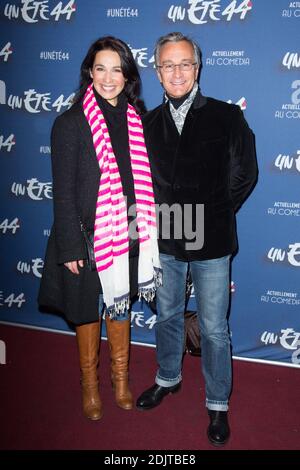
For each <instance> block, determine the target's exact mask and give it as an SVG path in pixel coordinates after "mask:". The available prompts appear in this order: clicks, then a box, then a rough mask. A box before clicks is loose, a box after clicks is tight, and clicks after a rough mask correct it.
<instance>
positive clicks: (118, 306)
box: [105, 294, 130, 320]
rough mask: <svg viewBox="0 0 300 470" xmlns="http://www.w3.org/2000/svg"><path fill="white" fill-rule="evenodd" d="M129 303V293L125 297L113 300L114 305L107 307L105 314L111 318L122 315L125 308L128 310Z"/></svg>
mask: <svg viewBox="0 0 300 470" xmlns="http://www.w3.org/2000/svg"><path fill="white" fill-rule="evenodd" d="M129 305H130V299H129V294H127V295H126V296H125V297H123V298H122V299H120V300H118V301H117V302H115V303H114V305H111V306H110V307H107V309H106V312H105V315H107V316H108V317H109V318H110V319H111V320H114V319H115V318H116V317H118V316H121V315H123V314H124V313H125V311H126V310H129Z"/></svg>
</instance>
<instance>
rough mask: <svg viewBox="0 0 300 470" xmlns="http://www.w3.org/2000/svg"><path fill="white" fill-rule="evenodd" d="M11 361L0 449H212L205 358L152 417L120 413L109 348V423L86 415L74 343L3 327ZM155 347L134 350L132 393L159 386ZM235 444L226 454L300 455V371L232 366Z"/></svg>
mask: <svg viewBox="0 0 300 470" xmlns="http://www.w3.org/2000/svg"><path fill="white" fill-rule="evenodd" d="M0 339H1V340H3V341H5V343H6V354H7V356H6V362H7V363H6V364H4V365H0V377H1V388H0V403H1V409H0V422H1V436H0V448H1V449H6V450H12V449H16V450H26V449H34V450H38V449H39V450H46V449H53V450H54V449H97V450H100V449H106V450H122V449H125V450H137V449H147V450H151V449H156V450H162V449H168V450H171V449H172V450H180V449H184V450H201V449H202V450H205V449H206V450H215V447H213V446H212V445H210V444H209V442H208V441H207V437H206V428H207V425H208V417H207V413H206V410H205V407H204V389H203V379H202V376H201V374H200V372H199V368H200V364H199V359H198V358H196V357H191V356H188V357H186V359H185V362H184V370H183V387H182V390H181V391H180V392H179V393H178V394H176V395H173V396H169V397H167V398H165V400H164V402H163V403H162V404H161V405H160V406H159V407H157V408H156V409H154V410H151V411H145V412H141V411H138V410H136V409H134V410H133V411H124V410H121V409H119V408H118V407H117V406H116V405H115V403H114V398H113V393H112V390H111V385H110V380H109V356H108V347H107V343H106V341H103V342H102V347H101V353H100V379H101V396H102V400H103V402H104V416H103V418H102V419H101V420H100V421H97V422H92V421H89V420H87V419H86V418H84V417H83V415H82V412H81V401H80V400H81V396H80V388H79V368H78V357H77V347H76V342H75V337H74V336H67V335H62V334H55V333H48V332H43V331H36V330H30V329H25V328H19V327H10V326H4V325H0ZM155 370H156V364H155V350H154V349H153V348H146V347H141V346H132V352H131V364H130V376H131V388H132V391H133V393H134V396H135V397H137V396H138V395H139V394H140V393H141V392H142V391H143V390H144V389H145V388H147V387H149V386H150V385H152V383H153V381H154V374H155ZM230 424H231V431H232V437H231V439H230V441H229V443H228V444H227V445H226V446H224V447H223V448H222V449H224V450H231V449H234V450H238V449H240V450H246V449H250V450H254V449H256V450H259V449H272V450H274V449H277V450H280V449H290V450H291V449H294V450H299V449H300V370H299V369H295V368H289V367H277V366H271V365H270V366H269V365H261V364H254V363H247V362H242V361H234V391H233V395H232V399H231V403H230Z"/></svg>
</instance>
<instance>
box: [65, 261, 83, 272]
mask: <svg viewBox="0 0 300 470" xmlns="http://www.w3.org/2000/svg"><path fill="white" fill-rule="evenodd" d="M78 265H79V266H80V268H83V259H79V260H76V261H69V262H68V263H64V266H66V268H68V269H69V270H70V271H71V272H72V273H73V274H79V269H78Z"/></svg>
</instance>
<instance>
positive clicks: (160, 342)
mask: <svg viewBox="0 0 300 470" xmlns="http://www.w3.org/2000/svg"><path fill="white" fill-rule="evenodd" d="M160 261H161V266H162V269H163V285H162V286H161V287H159V288H158V290H157V310H158V316H157V323H156V325H155V335H156V348H157V361H158V365H159V369H158V371H157V375H156V380H155V381H156V383H157V384H158V385H160V386H162V387H171V386H173V385H176V384H177V383H179V382H180V381H181V365H182V354H183V341H184V306H185V289H186V275H187V269H188V263H187V262H184V261H179V260H176V259H175V257H174V256H171V255H166V254H160ZM229 268H230V256H225V257H223V258H217V259H211V260H205V261H191V262H190V269H191V274H192V280H193V284H194V292H195V297H196V303H197V312H198V321H199V326H200V332H201V355H202V359H201V363H202V372H203V375H204V379H205V389H206V406H207V408H208V409H210V410H219V411H227V410H228V399H229V395H230V392H231V382H232V378H231V377H232V372H231V346H230V336H229V329H228V322H227V313H228V305H229Z"/></svg>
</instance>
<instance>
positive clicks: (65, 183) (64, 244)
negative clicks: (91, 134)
mask: <svg viewBox="0 0 300 470" xmlns="http://www.w3.org/2000/svg"><path fill="white" fill-rule="evenodd" d="M79 152H80V142H79V134H78V129H77V126H76V122H75V119H73V118H72V116H68V115H66V114H63V115H61V116H59V117H58V118H57V119H56V120H55V122H54V125H53V128H52V133H51V162H52V176H53V206H54V230H55V240H56V248H57V263H65V262H68V261H75V260H79V259H84V258H86V251H85V245H84V241H83V237H82V233H81V230H80V223H79V218H78V209H77V202H76V194H77V193H78V191H80V188H78V184H77V166H78V158H79Z"/></svg>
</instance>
